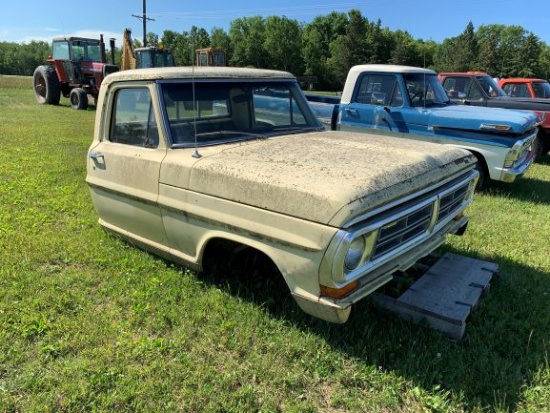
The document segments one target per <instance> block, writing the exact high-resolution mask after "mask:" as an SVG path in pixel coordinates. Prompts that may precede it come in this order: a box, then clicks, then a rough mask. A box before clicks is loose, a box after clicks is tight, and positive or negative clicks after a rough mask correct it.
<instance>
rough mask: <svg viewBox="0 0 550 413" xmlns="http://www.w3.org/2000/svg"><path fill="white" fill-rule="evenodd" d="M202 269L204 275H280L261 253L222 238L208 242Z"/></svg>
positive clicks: (267, 257) (271, 262) (272, 263)
mask: <svg viewBox="0 0 550 413" xmlns="http://www.w3.org/2000/svg"><path fill="white" fill-rule="evenodd" d="M202 268H203V272H204V273H205V274H214V273H243V272H244V273H246V274H248V275H254V276H255V275H261V274H259V272H263V273H266V274H269V275H271V274H274V273H278V274H280V272H279V270H278V268H277V266H276V265H275V263H274V262H273V260H272V259H271V258H270V257H269V256H268V255H267V254H266V253H264V252H263V251H260V250H258V249H256V248H254V247H251V246H249V245H246V244H242V243H239V242H235V241H231V240H228V239H223V238H214V239H211V240H210V241H209V242H208V244H207V245H206V247H205V249H204V253H203V255H202Z"/></svg>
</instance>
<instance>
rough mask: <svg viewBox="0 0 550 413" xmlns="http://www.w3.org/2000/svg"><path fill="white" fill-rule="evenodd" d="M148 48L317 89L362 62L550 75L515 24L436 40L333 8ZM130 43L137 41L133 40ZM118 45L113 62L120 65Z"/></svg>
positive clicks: (182, 35) (15, 59)
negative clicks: (219, 58) (310, 83)
mask: <svg viewBox="0 0 550 413" xmlns="http://www.w3.org/2000/svg"><path fill="white" fill-rule="evenodd" d="M146 39H147V43H148V45H149V46H158V45H162V46H164V47H165V48H166V49H168V50H171V51H172V52H173V54H174V57H175V60H176V63H177V64H178V65H182V66H183V65H191V64H193V62H194V58H195V57H194V56H195V50H196V49H199V48H207V47H214V48H221V49H224V50H225V51H226V54H227V61H228V64H229V65H230V66H241V67H259V68H270V69H279V70H286V71H289V72H292V73H293V74H294V75H296V76H314V77H316V78H317V81H318V83H317V85H316V86H317V88H319V89H322V90H341V88H342V86H343V84H344V81H345V78H346V75H347V72H348V70H349V69H350V68H351V67H352V66H353V65H356V64H362V63H390V64H402V65H411V66H421V67H428V68H431V69H434V70H436V71H465V70H479V71H484V72H487V73H489V74H490V75H491V76H494V77H515V76H522V77H540V78H544V79H547V78H548V77H549V75H550V73H549V71H550V47H549V46H548V45H547V44H546V43H545V42H543V41H541V40H540V38H539V37H537V36H536V35H535V34H534V33H532V32H528V31H527V30H525V29H524V28H523V27H521V26H505V25H500V24H491V25H482V26H480V27H478V28H477V30H476V29H475V28H474V25H473V24H472V23H471V22H470V23H469V24H468V25H467V26H466V28H465V30H464V31H463V32H462V33H461V34H459V35H457V36H456V37H451V38H447V39H445V40H443V42H441V43H436V42H434V41H433V40H423V39H414V38H413V37H412V36H411V35H410V34H409V33H408V32H407V31H402V30H396V31H392V30H390V29H389V28H385V27H382V23H381V21H380V20H377V21H370V20H369V19H367V18H366V17H364V16H363V15H362V14H361V12H360V11H359V10H355V9H354V10H350V11H349V12H347V13H337V12H333V13H330V14H328V15H325V16H318V17H316V18H315V19H314V20H313V21H312V22H310V23H307V24H304V23H300V22H298V21H297V20H294V19H288V18H286V17H284V16H283V17H280V16H269V17H266V18H264V17H260V16H255V17H254V16H253V17H243V18H238V19H235V20H233V21H232V22H231V23H230V27H229V32H226V31H225V30H223V29H221V28H214V29H212V31H211V32H210V33H208V32H207V31H206V30H205V29H203V28H199V27H196V26H193V27H192V28H191V30H189V31H183V32H176V31H173V30H165V31H164V33H163V34H162V36H160V37H159V36H158V35H157V34H155V33H147V36H146ZM133 42H134V46H135V47H138V46H140V42H139V40H137V39H134V40H133ZM50 53H51V52H50V45H49V44H48V43H47V42H43V41H33V42H30V43H28V44H17V43H7V42H0V73H1V74H8V75H32V73H33V71H34V69H35V68H36V67H37V66H38V65H40V64H42V63H43V62H44V60H45V59H46V58H47V56H49V54H50ZM120 55H121V51H120V49H117V50H116V53H115V62H114V63H115V64H119V63H120Z"/></svg>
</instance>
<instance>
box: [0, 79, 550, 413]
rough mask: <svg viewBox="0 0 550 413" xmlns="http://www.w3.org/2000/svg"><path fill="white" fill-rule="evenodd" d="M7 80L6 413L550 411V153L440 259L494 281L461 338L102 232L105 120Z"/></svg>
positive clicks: (0, 217) (1, 204) (1, 182)
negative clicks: (338, 320) (337, 314)
mask: <svg viewBox="0 0 550 413" xmlns="http://www.w3.org/2000/svg"><path fill="white" fill-rule="evenodd" d="M31 83H32V82H31V80H30V78H17V77H11V76H10V77H8V76H0V139H1V143H0V264H1V265H0V412H26V413H28V412H203V411H204V412H338V413H340V412H463V411H464V412H470V411H472V412H550V366H549V350H550V308H549V307H550V235H549V234H550V159H549V157H547V158H546V159H544V160H543V162H541V163H538V164H536V165H534V166H533V167H532V169H531V170H530V171H529V172H528V174H527V176H526V177H525V178H524V179H523V180H522V181H519V182H517V183H515V184H512V185H494V186H492V187H491V188H490V189H489V190H487V191H486V192H485V193H481V194H477V196H476V199H475V202H474V204H473V205H472V206H471V207H470V208H469V216H470V218H471V220H470V226H469V229H468V231H467V232H466V234H465V235H464V237H452V238H450V239H449V242H448V243H447V244H446V245H445V246H444V249H445V250H449V251H453V252H456V253H459V254H464V255H468V256H472V257H475V258H480V259H484V260H488V261H494V262H496V263H498V264H499V266H500V277H499V278H498V279H497V280H496V281H495V282H494V283H493V285H492V289H491V292H490V294H489V295H488V296H487V297H486V299H485V300H484V301H483V303H482V305H481V306H480V308H478V309H477V310H476V311H475V312H474V313H473V315H472V317H471V318H470V320H469V322H468V327H467V331H466V336H465V338H464V340H463V341H461V342H452V341H449V340H448V339H447V338H446V337H444V336H442V335H441V334H440V333H437V332H435V331H432V330H429V329H427V328H424V327H420V326H415V325H411V324H409V323H407V322H404V321H401V320H400V319H398V318H396V317H395V316H393V315H391V314H387V313H385V312H383V311H381V310H378V309H376V308H375V307H374V306H373V305H372V303H371V302H370V301H369V300H364V302H362V303H360V304H359V305H357V306H356V307H355V308H354V310H353V311H352V316H351V318H350V320H349V321H348V323H347V324H344V325H341V326H339V325H332V324H327V323H325V322H322V321H319V320H316V319H313V318H311V317H309V316H307V315H305V314H303V313H302V312H301V311H300V310H299V309H298V308H297V307H296V305H295V304H294V303H293V301H292V299H291V298H290V297H289V296H288V294H287V291H286V286H284V285H283V284H282V282H281V280H262V279H255V278H253V277H248V278H245V279H238V278H237V277H236V276H235V275H231V276H228V275H225V274H217V275H213V276H202V275H196V274H194V273H192V272H190V271H188V270H186V269H185V268H181V267H178V266H174V265H171V264H169V263H166V262H164V261H162V260H160V259H158V258H156V257H154V256H152V255H149V254H147V253H145V252H142V251H140V250H138V249H135V248H133V247H130V246H128V245H126V244H125V243H123V242H121V241H120V240H118V239H117V238H114V237H112V236H110V235H108V234H107V233H105V232H103V231H102V230H101V229H100V227H99V225H98V224H97V216H96V214H95V212H94V210H93V207H92V205H91V201H90V196H89V193H88V189H87V187H86V184H85V181H84V178H85V168H86V151H87V148H88V145H89V143H90V141H91V137H92V132H93V122H94V116H95V111H94V107H93V106H92V107H91V108H90V109H89V110H87V111H75V110H73V109H71V108H70V106H69V104H68V100H67V99H62V102H61V105H59V106H55V107H54V106H42V105H38V104H37V103H36V102H35V100H34V96H33V93H32V90H31Z"/></svg>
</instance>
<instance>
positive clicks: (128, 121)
mask: <svg viewBox="0 0 550 413" xmlns="http://www.w3.org/2000/svg"><path fill="white" fill-rule="evenodd" d="M113 105H114V110H113V119H112V122H111V131H110V136H109V140H110V141H111V142H116V143H122V144H125V145H133V146H143V147H147V148H156V147H157V146H158V143H159V138H158V129H157V123H156V121H155V115H154V113H153V106H152V103H151V96H150V94H149V89H147V88H131V89H120V90H119V91H118V92H117V93H116V94H115V101H114V103H113Z"/></svg>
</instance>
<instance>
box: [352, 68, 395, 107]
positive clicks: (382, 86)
mask: <svg viewBox="0 0 550 413" xmlns="http://www.w3.org/2000/svg"><path fill="white" fill-rule="evenodd" d="M355 101H356V102H358V103H368V104H371V105H382V106H401V105H402V104H403V97H402V95H401V91H400V90H399V85H398V84H397V79H396V77H395V76H393V75H367V76H364V77H363V78H362V79H361V82H360V84H359V89H358V91H357V96H356V98H355Z"/></svg>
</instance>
